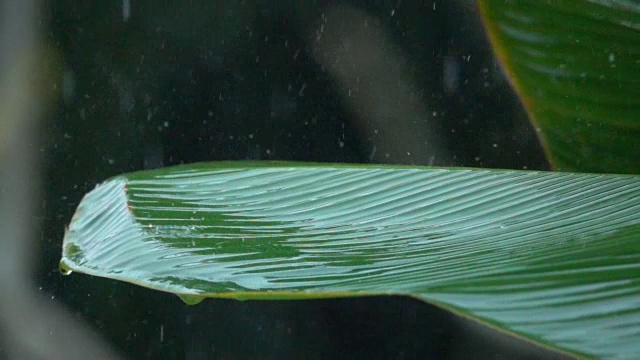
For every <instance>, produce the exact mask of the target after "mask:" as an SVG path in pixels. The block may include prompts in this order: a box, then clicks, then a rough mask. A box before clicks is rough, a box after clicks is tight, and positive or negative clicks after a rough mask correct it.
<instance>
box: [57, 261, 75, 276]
mask: <svg viewBox="0 0 640 360" xmlns="http://www.w3.org/2000/svg"><path fill="white" fill-rule="evenodd" d="M59 270H60V274H62V275H64V276H67V275H71V273H72V272H73V271H72V270H71V269H69V268H68V267H67V266H66V265H63V264H60V267H59Z"/></svg>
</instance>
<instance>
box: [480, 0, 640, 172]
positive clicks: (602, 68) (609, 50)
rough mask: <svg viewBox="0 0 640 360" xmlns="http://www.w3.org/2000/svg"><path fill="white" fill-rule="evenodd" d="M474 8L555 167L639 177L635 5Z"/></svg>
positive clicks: (616, 1) (598, 2)
mask: <svg viewBox="0 0 640 360" xmlns="http://www.w3.org/2000/svg"><path fill="white" fill-rule="evenodd" d="M479 3H480V9H481V12H482V14H483V18H484V21H485V25H486V27H487V30H488V34H489V37H490V39H491V42H492V43H493V46H494V49H495V50H496V53H497V55H498V58H499V59H500V60H501V62H502V63H503V65H504V67H505V69H506V71H507V73H508V74H509V77H510V79H511V81H512V83H513V84H514V85H515V87H516V90H517V91H518V93H519V95H520V98H521V99H522V101H523V103H524V104H525V107H526V108H527V111H528V112H529V114H530V116H531V117H532V119H533V120H534V125H535V126H536V127H537V128H539V130H540V131H541V134H540V135H541V139H542V142H543V144H544V145H545V149H546V151H547V155H548V156H549V158H550V159H551V161H552V163H553V164H554V166H555V167H556V168H557V169H559V170H579V171H589V172H609V173H611V172H616V173H640V151H639V150H638V149H640V3H638V2H637V1H627V0H611V1H602V0H592V1H573V0H559V1H539V0H527V1H506V0H480V1H479Z"/></svg>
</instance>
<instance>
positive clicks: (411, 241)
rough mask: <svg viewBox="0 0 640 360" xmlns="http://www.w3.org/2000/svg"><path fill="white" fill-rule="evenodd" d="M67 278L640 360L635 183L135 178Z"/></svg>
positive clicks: (78, 250) (244, 175) (313, 174)
mask: <svg viewBox="0 0 640 360" xmlns="http://www.w3.org/2000/svg"><path fill="white" fill-rule="evenodd" d="M61 267H62V269H64V270H65V271H68V270H72V271H78V272H83V273H87V274H92V275H97V276H103V277H107V278H112V279H119V280H123V281H127V282H131V283H135V284H138V285H142V286H146V287H150V288H154V289H158V290H162V291H168V292H172V293H176V294H179V295H180V296H181V297H182V298H183V299H184V300H185V301H186V302H188V303H191V304H193V303H197V302H198V301H200V300H201V299H202V298H204V297H229V298H236V299H300V298H318V297H336V296H364V295H374V294H378V295H384V294H406V295H411V296H415V297H417V298H420V299H422V300H424V301H428V302H431V303H434V304H438V305H439V306H442V307H445V308H447V309H449V310H452V311H454V312H456V313H458V314H462V315H464V316H468V317H471V318H474V319H477V320H479V321H483V322H485V323H488V324H490V325H492V326H494V327H497V328H499V329H502V330H504V331H507V332H510V333H516V334H519V335H522V336H524V337H526V338H528V339H530V340H533V341H536V342H539V343H542V344H547V345H549V346H551V347H553V348H557V349H563V350H567V351H569V352H572V353H574V354H586V355H593V356H603V357H612V356H625V355H632V354H638V353H640V279H639V278H638V274H639V273H640V271H639V268H640V177H638V176H631V175H594V174H573V173H551V172H526V171H507V170H474V169H437V168H422V167H400V166H395V167H393V166H358V165H314V164H290V163H271V162H269V163H236V162H224V163H204V164H194V165H189V166H179V167H172V168H165V169H160V170H153V171H146V172H137V173H132V174H125V175H122V176H119V177H116V178H113V179H111V180H109V181H107V182H105V183H103V184H101V185H99V186H98V187H97V188H96V189H95V190H93V191H92V192H90V193H89V194H87V195H86V196H85V198H84V199H83V200H82V202H81V204H80V205H79V207H78V210H77V212H76V214H75V215H74V217H73V219H72V221H71V224H70V225H69V229H68V231H67V233H66V235H65V239H64V247H63V255H62V260H61Z"/></svg>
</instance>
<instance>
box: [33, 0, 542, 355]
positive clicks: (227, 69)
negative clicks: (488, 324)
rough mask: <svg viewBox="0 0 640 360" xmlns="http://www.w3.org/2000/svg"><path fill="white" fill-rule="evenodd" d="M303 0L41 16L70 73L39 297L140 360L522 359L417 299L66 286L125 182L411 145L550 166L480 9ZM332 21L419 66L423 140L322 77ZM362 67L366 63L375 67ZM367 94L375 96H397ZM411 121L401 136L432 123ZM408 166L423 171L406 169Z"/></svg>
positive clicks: (49, 162) (107, 6) (100, 282)
mask: <svg viewBox="0 0 640 360" xmlns="http://www.w3.org/2000/svg"><path fill="white" fill-rule="evenodd" d="M300 3H305V4H304V5H300V4H299V3H297V2H286V1H282V2H281V1H276V0H271V1H255V2H240V1H237V2H236V1H222V0H216V1H204V0H202V1H185V2H172V1H151V0H146V1H145V0H140V1H137V0H136V1H127V0H125V1H122V2H115V1H113V2H107V1H101V2H98V1H94V2H87V1H79V0H66V1H55V2H50V3H48V4H47V6H46V11H45V13H44V23H45V25H46V26H45V27H46V36H47V41H48V42H49V43H50V45H51V46H53V47H54V48H56V49H57V51H58V52H59V54H60V58H61V59H62V61H61V62H62V64H63V65H62V66H61V71H60V72H61V74H60V76H59V77H58V78H57V82H56V83H55V84H53V86H52V88H53V90H52V91H53V94H54V98H55V102H56V103H55V106H54V110H53V112H52V113H51V114H50V116H49V118H48V119H47V121H46V122H45V123H44V124H43V127H44V136H45V137H44V143H45V144H44V145H43V149H45V150H44V151H43V155H44V165H45V180H44V182H43V186H44V191H43V194H44V201H43V202H42V207H41V208H40V214H41V216H42V222H43V227H42V236H41V241H40V244H39V245H40V246H39V249H40V253H39V258H38V268H37V286H38V288H39V289H40V291H42V292H43V293H45V294H50V295H51V298H52V299H54V301H55V300H57V301H61V302H63V303H64V304H66V305H67V307H68V308H70V309H72V311H73V312H74V313H75V314H76V316H77V317H78V318H81V319H84V320H85V321H86V322H88V323H89V324H90V325H91V326H92V327H94V328H95V329H97V331H98V332H99V333H100V334H102V335H103V336H104V337H105V338H107V339H108V341H109V342H110V343H111V344H112V345H113V346H114V347H115V349H116V350H117V351H118V352H119V353H120V354H121V355H123V356H124V357H125V358H131V359H134V358H161V359H163V358H167V359H183V358H187V359H204V358H247V357H249V358H321V357H325V358H326V357H333V358H365V357H367V358H428V357H433V358H445V357H455V356H460V357H464V356H465V355H469V353H470V352H471V353H472V354H474V355H475V357H476V358H478V357H481V356H486V357H488V358H496V357H500V356H502V357H504V358H509V357H511V356H514V354H515V353H513V352H510V351H516V350H513V349H512V348H511V347H509V346H506V345H505V346H503V345H504V344H503V343H502V340H500V341H488V340H486V338H485V336H495V335H486V334H485V335H482V332H481V331H480V332H478V331H477V329H475V328H477V326H475V325H473V324H468V323H465V322H464V321H461V320H459V319H454V318H453V316H452V315H450V314H448V313H446V312H443V311H441V310H439V309H437V308H434V307H431V306H429V305H426V304H424V303H422V302H419V301H417V300H413V299H410V298H402V297H372V298H360V299H341V300H322V301H298V302H237V301H226V300H225V301H223V300H207V301H205V302H204V303H202V304H200V305H197V306H194V307H188V306H186V305H184V304H183V303H182V302H181V301H180V300H179V299H178V298H177V297H175V296H173V295H170V294H165V293H160V292H156V291H151V290H147V289H143V288H140V287H137V286H134V285H129V284H123V283H118V282H114V281H110V280H105V279H101V278H95V277H90V276H85V275H73V276H70V277H62V276H61V275H60V273H59V272H58V260H59V255H60V252H61V244H62V237H63V230H64V226H65V224H67V223H68V222H69V221H70V219H71V216H72V214H73V212H74V210H75V208H76V206H77V205H78V202H79V201H80V199H81V197H82V196H83V195H84V194H85V193H86V192H87V191H89V190H91V189H93V187H94V186H95V185H96V184H97V183H98V182H100V181H102V180H104V179H106V178H108V177H110V176H113V175H117V174H119V173H122V172H127V171H133V170H139V169H144V168H154V167H159V166H167V165H172V164H180V163H189V162H195V161H214V160H229V159H234V160H240V159H247V160H261V159H269V160H299V161H321V162H357V163H369V162H386V163H410V164H411V163H413V164H421V165H425V164H426V163H425V161H424V159H425V156H424V154H420V153H421V149H420V148H415V146H413V145H408V144H410V143H412V141H413V143H427V142H428V143H430V144H434V143H437V144H438V145H437V153H438V154H437V156H435V157H429V156H428V155H429V154H426V155H427V156H426V158H430V159H432V161H430V162H431V164H433V165H445V166H451V165H453V166H471V167H494V168H515V169H546V168H547V165H546V162H545V160H544V159H543V156H542V154H541V151H540V149H539V146H538V143H537V139H536V137H535V132H534V131H533V130H532V128H531V127H530V125H529V124H528V122H527V120H526V115H525V114H524V113H523V110H522V109H521V107H520V105H519V103H518V100H517V98H516V96H515V95H514V94H513V93H512V91H511V89H510V88H509V86H508V82H507V80H506V79H505V77H504V75H503V74H502V73H501V71H500V69H499V67H498V66H497V65H496V62H495V59H494V58H493V57H492V54H491V49H490V47H489V45H488V43H487V41H486V39H485V36H484V33H483V29H482V25H481V21H480V18H479V15H478V13H477V10H476V8H475V4H474V2H472V1H464V0H458V1H426V2H422V1H402V2H398V1H353V2H346V1H345V2H338V1H335V2H332V1H306V2H300ZM336 8H338V9H340V8H342V9H349V11H352V12H353V13H355V14H360V15H362V16H366V17H367V18H368V19H374V20H375V22H376V24H377V25H376V26H377V29H379V33H380V34H381V35H380V36H381V37H384V39H385V41H387V42H390V43H391V44H388V43H386V42H385V43H384V44H386V45H385V47H384V49H387V48H388V47H391V48H393V49H395V50H396V52H395V54H396V58H397V60H398V62H399V63H402V64H404V65H403V66H404V68H405V69H409V71H408V72H405V73H404V74H405V75H406V76H405V78H400V79H399V81H408V82H410V83H412V84H413V89H414V90H416V91H415V93H412V95H415V98H416V99H417V100H415V101H417V102H418V103H419V104H420V106H421V107H422V108H424V109H426V115H428V126H429V131H428V134H429V138H428V139H421V138H418V139H406V138H405V139H401V140H402V141H398V140H397V139H396V140H393V139H394V137H393V136H390V137H387V138H389V139H391V140H388V141H387V140H384V139H385V136H386V135H388V134H384V133H383V134H379V131H378V129H377V128H376V127H375V126H371V122H368V119H367V118H366V117H365V116H363V115H362V114H360V113H359V112H358V110H357V109H358V107H357V106H352V100H351V99H350V98H349V97H350V94H349V95H345V94H346V93H345V91H343V90H344V89H342V90H341V89H340V81H337V80H336V75H335V74H334V73H332V70H331V69H328V68H327V67H326V66H323V64H319V63H318V61H317V57H314V53H313V49H314V41H315V40H314V36H315V35H314V34H317V31H318V29H319V28H320V27H321V26H322V24H323V19H324V17H325V16H327V15H326V14H327V13H330V12H331V11H332V9H336ZM380 29H381V30H380ZM347 35H349V34H344V36H347ZM374 43H375V42H374ZM381 43H383V42H382V41H381ZM321 55H322V54H321ZM353 56H355V57H356V58H363V59H364V60H363V61H365V62H366V61H367V56H368V54H357V53H356V54H353ZM396 58H394V59H396ZM394 61H395V60H394ZM363 71H364V70H363ZM369 75H370V77H371V78H372V79H374V80H375V79H376V76H377V75H376V74H369ZM367 86H369V87H370V88H371V89H373V90H371V91H374V92H376V94H378V95H379V96H383V97H384V96H385V95H386V94H385V91H393V89H387V88H386V87H385V84H379V86H376V83H375V81H374V82H373V83H369V84H368V85H367ZM402 110H403V109H393V108H392V109H390V111H391V112H397V113H400V112H401V111H402ZM425 119H426V117H425ZM402 121H403V120H402V119H399V120H398V124H397V125H394V126H397V127H398V128H399V129H400V128H401V127H402V126H405V125H406V126H418V127H420V126H422V125H421V123H418V124H417V125H416V124H415V123H414V124H404V123H403V122H402ZM425 121H427V120H425ZM380 131H384V130H382V129H381V130H380ZM415 133H416V134H421V132H415ZM380 139H383V140H380ZM434 139H435V140H434ZM405 146H407V148H406V149H405V148H404V147H405ZM409 146H413V147H411V148H408V147H409ZM385 149H387V150H388V152H387V154H389V156H384V151H387V150H385ZM427 149H433V147H425V150H424V151H430V150H427ZM405 150H406V151H405ZM407 152H413V153H414V154H416V153H418V154H420V155H421V156H415V155H410V156H401V155H397V154H404V153H407ZM474 326H475V328H474ZM470 329H471V330H470ZM473 329H475V330H473ZM472 330H473V331H475V332H473V331H472ZM471 333H473V335H469V334H471ZM483 339H484V340H483ZM527 350H531V349H527Z"/></svg>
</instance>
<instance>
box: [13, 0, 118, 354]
mask: <svg viewBox="0 0 640 360" xmlns="http://www.w3.org/2000/svg"><path fill="white" fill-rule="evenodd" d="M37 5H38V4H37V2H36V1H34V0H13V1H3V2H1V3H0V289H2V290H1V291H0V303H1V304H2V307H0V334H1V335H2V338H1V339H0V340H1V341H2V342H1V343H0V346H2V348H4V349H2V348H0V355H5V356H8V357H10V358H15V359H110V358H115V357H116V356H115V354H114V353H113V352H112V351H111V350H110V349H109V348H108V347H107V346H106V344H105V343H104V342H103V341H102V340H101V339H100V338H99V337H98V336H97V335H96V334H94V333H93V331H92V330H91V329H90V328H89V327H88V326H86V325H85V324H82V323H80V322H79V321H77V320H76V319H74V318H73V315H72V314H70V313H69V312H68V311H67V310H66V309H64V308H63V307H62V306H61V305H60V304H58V303H56V302H54V301H52V300H50V299H47V298H46V297H45V296H43V295H42V294H40V293H38V292H36V291H35V286H34V285H33V281H32V276H31V275H32V274H31V272H32V264H33V261H32V260H33V250H34V245H35V243H36V241H35V240H36V234H37V229H38V227H39V224H38V221H37V220H36V218H35V216H34V212H35V211H34V210H35V206H34V205H35V204H36V203H37V201H39V198H40V197H39V196H38V189H39V188H40V181H39V180H40V171H39V170H40V158H39V155H40V154H39V148H40V146H39V141H38V140H39V136H38V120H39V118H40V116H41V114H42V113H43V112H44V110H45V109H46V104H47V103H48V102H49V100H51V99H49V96H46V95H45V92H44V91H43V89H44V88H45V87H44V86H46V85H45V84H46V81H45V79H46V78H47V75H48V74H46V73H45V72H46V71H45V70H43V69H45V68H46V66H44V61H46V60H44V59H46V56H42V55H43V54H42V53H43V51H42V50H41V49H40V47H39V45H40V43H39V39H38V31H37V24H38V21H37V14H38V12H37V10H38V6H37ZM43 85H44V86H43Z"/></svg>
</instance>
